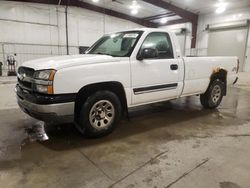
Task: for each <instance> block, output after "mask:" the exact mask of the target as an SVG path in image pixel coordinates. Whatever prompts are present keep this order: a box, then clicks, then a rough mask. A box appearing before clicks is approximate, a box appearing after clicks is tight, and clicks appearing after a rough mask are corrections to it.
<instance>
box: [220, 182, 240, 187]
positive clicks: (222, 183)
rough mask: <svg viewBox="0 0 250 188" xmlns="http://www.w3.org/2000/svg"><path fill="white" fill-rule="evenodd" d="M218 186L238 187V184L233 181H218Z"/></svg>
mask: <svg viewBox="0 0 250 188" xmlns="http://www.w3.org/2000/svg"><path fill="white" fill-rule="evenodd" d="M220 187H221V188H240V186H239V185H237V184H236V183H233V182H229V181H227V182H220Z"/></svg>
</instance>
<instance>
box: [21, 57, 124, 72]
mask: <svg viewBox="0 0 250 188" xmlns="http://www.w3.org/2000/svg"><path fill="white" fill-rule="evenodd" d="M120 60H121V58H120V57H112V56H108V55H99V54H83V55H65V56H55V57H48V58H42V59H36V60H31V61H27V62H24V63H23V64H22V66H24V67H29V68H32V69H34V70H43V69H55V70H59V69H62V68H67V67H73V66H81V65H87V64H93V63H95V64H96V63H107V62H116V61H120Z"/></svg>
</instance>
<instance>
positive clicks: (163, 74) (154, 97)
mask: <svg viewBox="0 0 250 188" xmlns="http://www.w3.org/2000/svg"><path fill="white" fill-rule="evenodd" d="M146 48H147V49H153V50H155V51H156V55H155V57H151V58H150V57H147V58H143V57H142V58H143V60H137V59H134V60H132V61H131V73H132V105H138V104H146V103H151V102H157V101H163V100H168V99H172V98H176V97H177V94H178V89H179V87H180V86H178V79H179V68H178V66H179V63H178V59H175V58H174V53H173V47H172V44H171V39H170V36H169V35H168V33H165V32H152V33H149V34H148V35H147V37H146V38H145V40H144V42H143V43H142V45H141V48H140V50H139V52H138V55H139V54H141V53H142V51H143V49H146ZM149 51H150V50H149ZM145 57H146V56H145Z"/></svg>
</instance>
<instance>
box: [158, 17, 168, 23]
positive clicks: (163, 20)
mask: <svg viewBox="0 0 250 188" xmlns="http://www.w3.org/2000/svg"><path fill="white" fill-rule="evenodd" d="M160 22H161V24H165V23H167V22H168V19H167V18H162V19H161V20H160Z"/></svg>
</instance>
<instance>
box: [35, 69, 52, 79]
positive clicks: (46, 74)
mask: <svg viewBox="0 0 250 188" xmlns="http://www.w3.org/2000/svg"><path fill="white" fill-rule="evenodd" d="M55 73H56V71H55V70H42V71H36V72H35V79H39V80H51V81H52V80H53V78H54V75H55Z"/></svg>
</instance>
